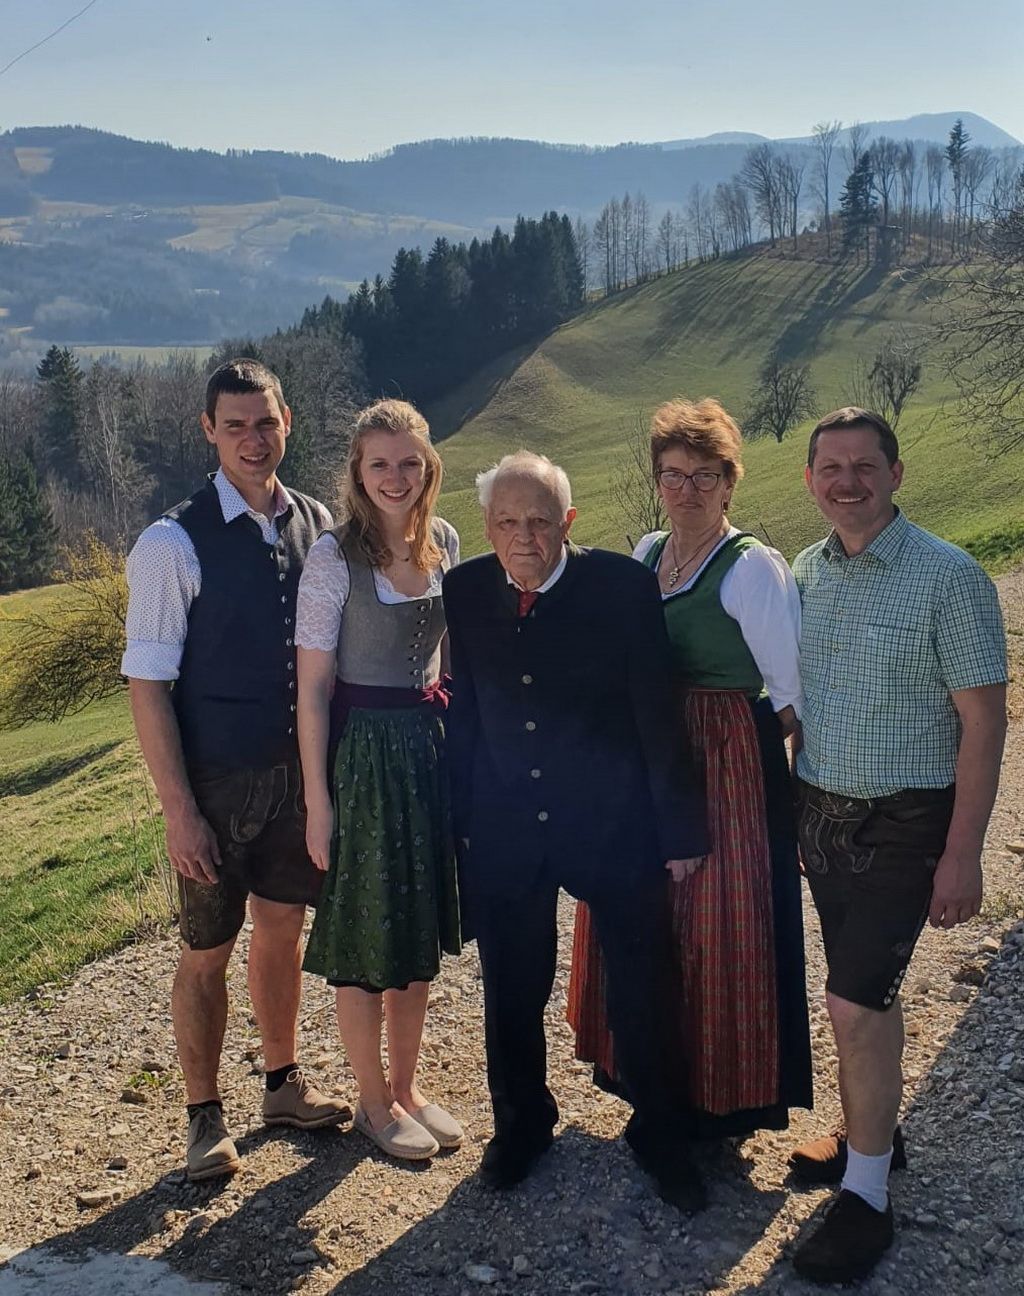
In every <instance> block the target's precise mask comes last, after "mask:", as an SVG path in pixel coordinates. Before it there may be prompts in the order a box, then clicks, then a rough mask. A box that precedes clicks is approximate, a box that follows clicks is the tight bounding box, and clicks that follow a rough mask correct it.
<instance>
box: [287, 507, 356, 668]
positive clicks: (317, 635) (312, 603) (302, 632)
mask: <svg viewBox="0 0 1024 1296" xmlns="http://www.w3.org/2000/svg"><path fill="white" fill-rule="evenodd" d="M349 588H350V580H349V574H348V563H347V562H346V561H345V559H344V558H343V557H342V556H341V554H340V553H339V552H338V542H337V540H335V538H334V536H333V535H331V534H330V532H325V533H324V534H323V535H322V536H321V537H320V539H319V540H317V541H316V543H315V544H314V545H313V547H312V548H311V549H310V551H309V553H308V554H307V555H306V562H305V564H304V566H303V568H302V575H301V576H300V577H299V597H298V605H297V608H296V612H295V642H296V643H297V644H298V646H299V647H300V648H319V649H320V650H321V651H322V652H331V653H332V652H334V651H335V650H336V649H337V647H338V635H339V633H340V631H341V614H342V610H343V609H344V607H345V600H346V599H347V598H348V592H349Z"/></svg>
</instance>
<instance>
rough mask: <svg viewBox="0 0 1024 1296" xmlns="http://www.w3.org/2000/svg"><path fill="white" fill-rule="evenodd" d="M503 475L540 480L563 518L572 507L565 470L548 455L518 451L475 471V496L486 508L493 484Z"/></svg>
mask: <svg viewBox="0 0 1024 1296" xmlns="http://www.w3.org/2000/svg"><path fill="white" fill-rule="evenodd" d="M503 477H520V478H521V477H531V478H533V480H534V481H539V482H541V483H542V484H543V485H544V486H546V487H547V489H548V490H549V491H550V492H551V494H552V495H554V497H555V499H556V500H557V501H558V507H559V508H560V509H561V510H562V516H563V517H564V516H565V515H566V514H567V513H568V512H569V510H570V509H571V508H572V487H571V486H570V485H569V477H568V475H567V473H566V471H565V469H564V468H559V466H558V465H557V464H554V463H552V462H551V460H550V459H549V458H548V457H547V455H539V454H534V453H533V452H532V451H530V450H517V451H516V453H515V454H507V455H505V457H504V459H501V460H499V461H498V463H496V464H495V465H494V467H493V468H488V469H487V470H486V471H485V472H480V473H477V475H476V490H477V496H478V498H479V500H480V504H481V506H482V508H483V509H484V510H485V511H486V510H487V509H489V508H490V506H491V496H492V495H493V494H494V487H495V485H496V484H497V483H498V482H499V481H500V480H501V479H502V478H503Z"/></svg>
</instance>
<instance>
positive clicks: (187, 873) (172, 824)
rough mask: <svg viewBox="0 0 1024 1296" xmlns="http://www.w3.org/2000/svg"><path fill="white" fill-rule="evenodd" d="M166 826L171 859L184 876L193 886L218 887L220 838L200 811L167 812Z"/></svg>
mask: <svg viewBox="0 0 1024 1296" xmlns="http://www.w3.org/2000/svg"><path fill="white" fill-rule="evenodd" d="M164 825H165V827H166V831H167V856H168V858H169V859H170V861H171V863H172V864H173V865H174V867H175V868H176V869H177V870H178V872H179V873H180V874H181V876H182V877H186V878H191V879H192V881H193V882H206V883H208V884H209V883H215V882H216V881H217V869H218V868H219V867H220V849H219V847H218V846H217V836H216V834H215V833H214V831H213V829H212V828H211V827H210V825H209V824H208V823H207V822H206V820H205V819H204V818H203V816H202V815H201V814H200V813H199V809H198V807H197V806H195V805H193V806H191V807H190V808H189V809H186V810H181V811H178V812H177V813H175V814H168V813H167V812H166V811H164Z"/></svg>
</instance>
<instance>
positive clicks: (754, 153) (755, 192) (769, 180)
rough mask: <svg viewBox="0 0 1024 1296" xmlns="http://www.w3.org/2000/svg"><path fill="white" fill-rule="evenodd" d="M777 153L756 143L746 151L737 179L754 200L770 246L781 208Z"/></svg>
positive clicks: (778, 227) (778, 230) (778, 229)
mask: <svg viewBox="0 0 1024 1296" xmlns="http://www.w3.org/2000/svg"><path fill="white" fill-rule="evenodd" d="M776 157H777V154H776V152H775V150H774V149H773V148H772V146H771V145H770V144H758V145H756V146H755V147H754V148H751V149H748V150H747V155H746V157H745V158H744V159H743V165H742V167H741V168H740V173H739V179H740V181H741V182H742V183H743V184H745V185H746V186H747V188H748V189H749V190H750V193H751V195H752V197H753V199H754V208H755V210H756V212H757V214H758V216H759V217H760V218H761V220H762V222H763V223H764V225H765V226H766V227H767V229H768V238H769V241H770V242H771V245H772V247H774V246H775V239H776V236H777V235H779V234H781V232H782V220H781V216H782V211H781V203H780V196H779V177H778V168H777V166H776Z"/></svg>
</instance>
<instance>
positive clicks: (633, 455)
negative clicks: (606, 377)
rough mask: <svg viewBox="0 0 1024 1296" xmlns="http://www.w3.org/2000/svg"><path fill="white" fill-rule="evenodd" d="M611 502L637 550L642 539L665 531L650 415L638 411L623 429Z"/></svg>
mask: <svg viewBox="0 0 1024 1296" xmlns="http://www.w3.org/2000/svg"><path fill="white" fill-rule="evenodd" d="M611 489H612V499H613V500H614V502H615V504H616V506H617V508H618V510H619V513H620V514H621V516H622V518H623V520H624V522H625V524H626V542H627V543H628V545H629V547H630V549H635V548H636V546H637V544H638V542H639V540H640V537H641V536H645V535H647V534H649V533H650V532H651V531H662V530H664V528H665V510H664V507H663V505H662V502H661V496H660V495H659V494H658V487H657V484H656V482H655V480H654V472H653V468H652V465H651V443H650V431H649V419H648V416H647V413H646V412H645V411H644V410H642V409H638V410H637V411H636V413H635V414H634V415H633V417H632V419H631V420H630V422H629V423H628V424H626V425H624V426H623V429H622V443H621V449H620V453H619V456H618V470H617V471H616V473H615V476H614V479H613V483H612V488H611Z"/></svg>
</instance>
